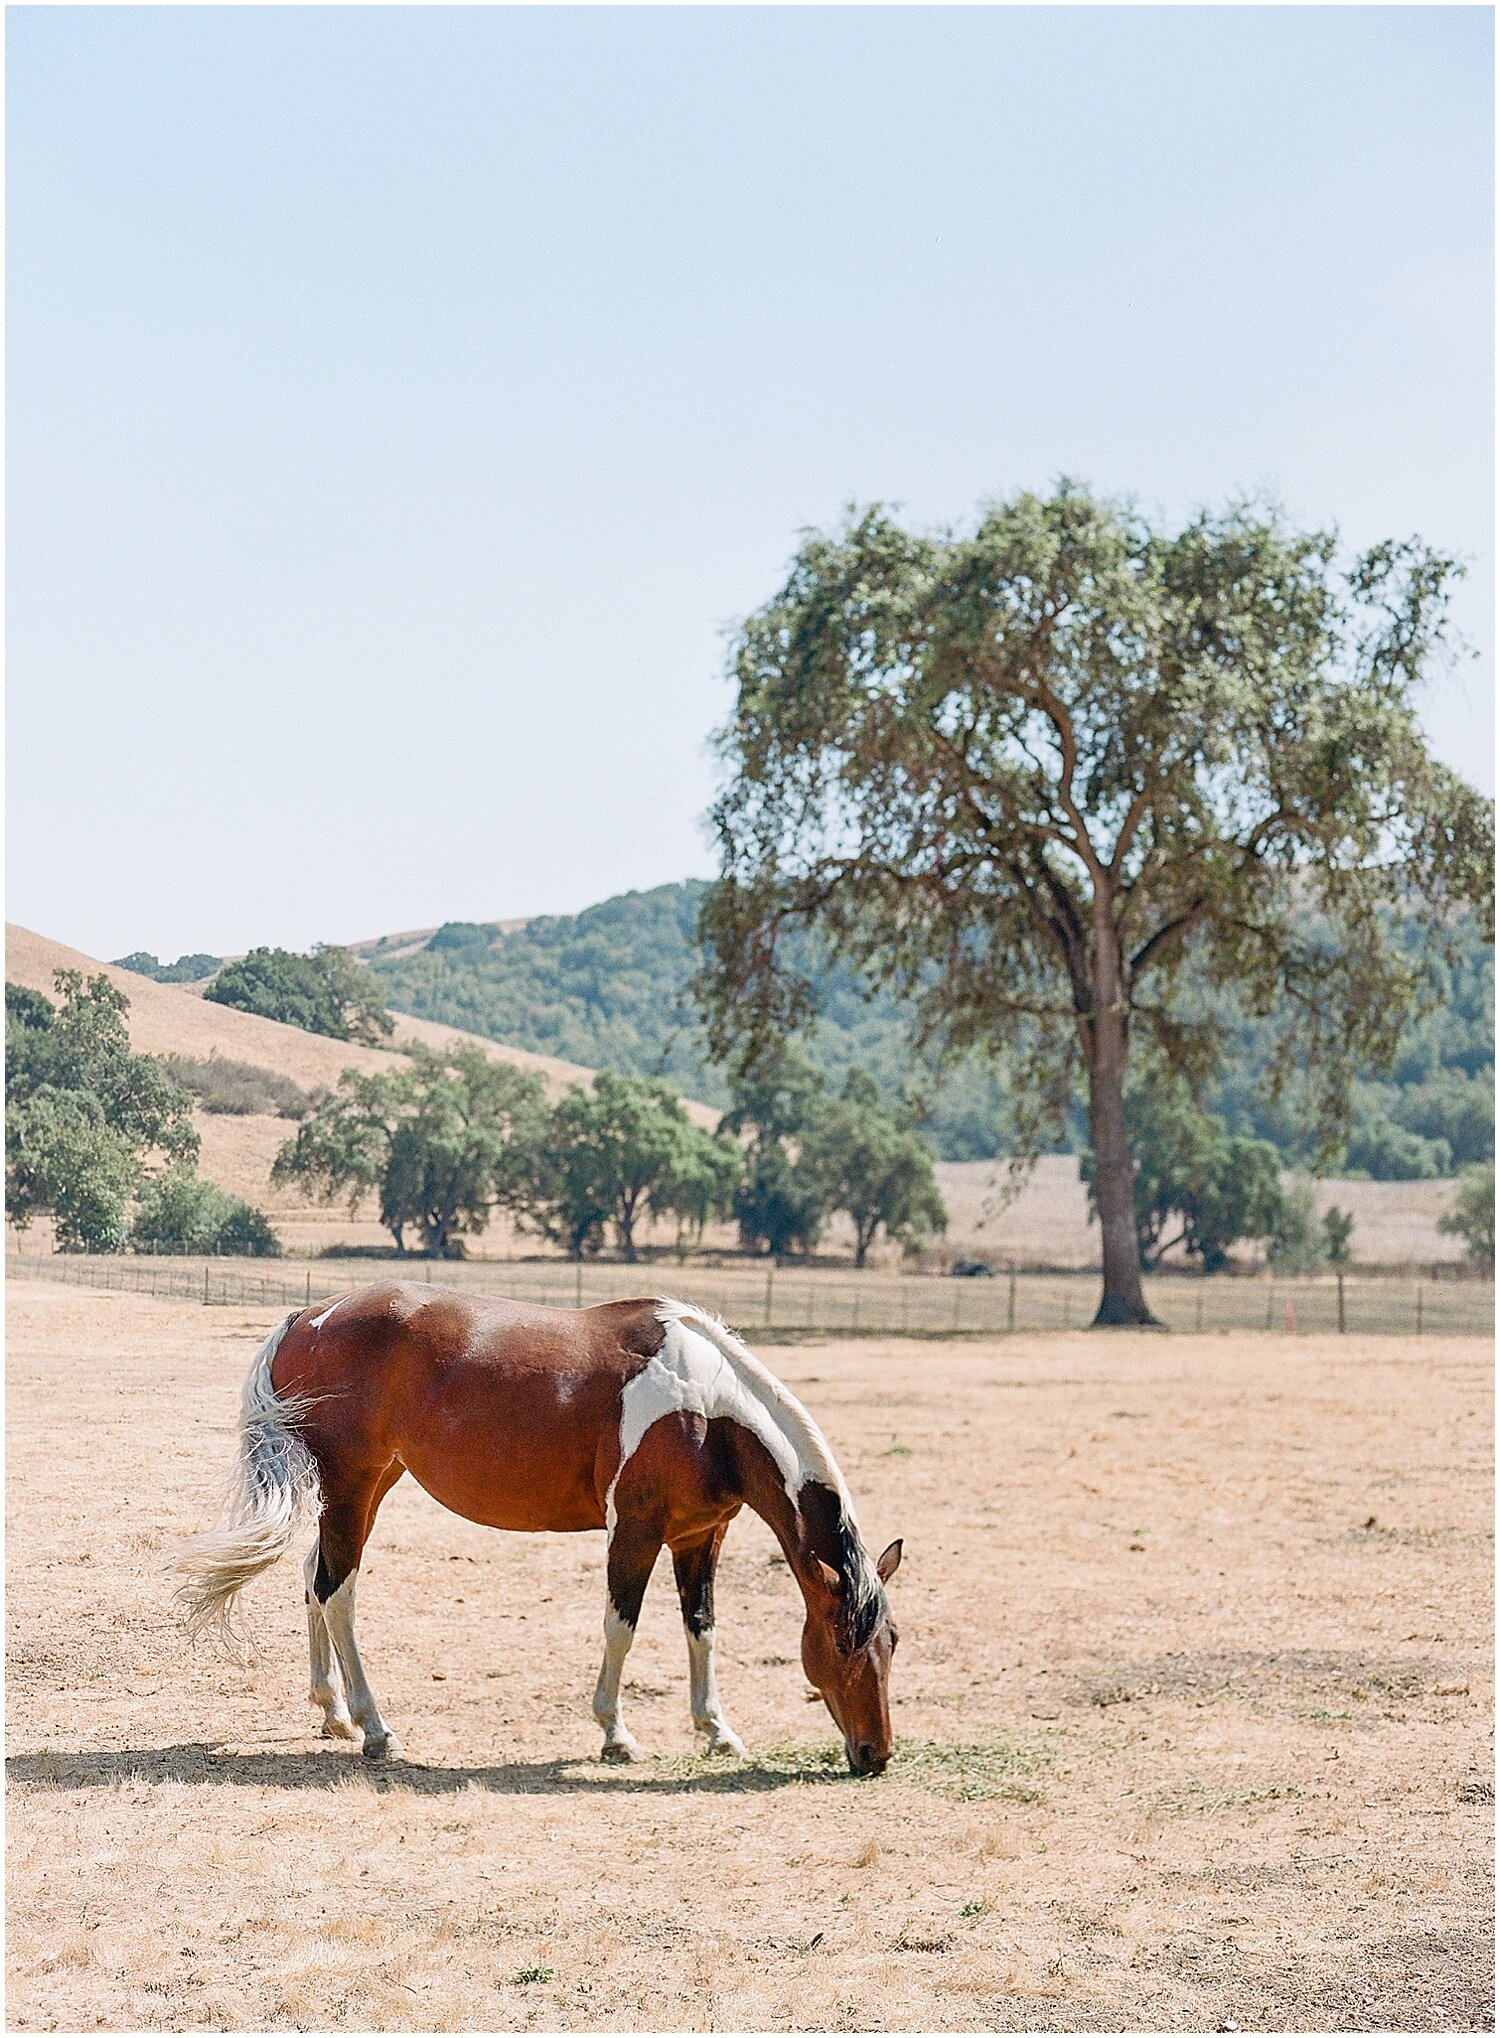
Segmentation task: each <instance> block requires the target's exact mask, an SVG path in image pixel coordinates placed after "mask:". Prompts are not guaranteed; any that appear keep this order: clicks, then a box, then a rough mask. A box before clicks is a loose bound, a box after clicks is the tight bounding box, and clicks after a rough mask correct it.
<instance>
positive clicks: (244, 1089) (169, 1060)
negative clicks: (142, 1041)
mask: <svg viewBox="0 0 1500 2038" xmlns="http://www.w3.org/2000/svg"><path fill="white" fill-rule="evenodd" d="M162 1065H163V1067H164V1068H165V1069H166V1071H167V1074H168V1075H169V1076H171V1078H172V1080H173V1081H174V1082H177V1083H181V1085H182V1087H183V1088H184V1089H185V1090H190V1091H191V1092H192V1094H193V1095H194V1096H195V1097H196V1098H197V1099H198V1102H199V1103H200V1104H201V1105H202V1106H203V1108H204V1110H205V1111H212V1112H217V1113H224V1114H227V1115H229V1116H231V1117H265V1118H305V1117H306V1116H307V1114H308V1112H309V1111H311V1110H312V1108H313V1106H314V1105H315V1104H316V1103H317V1101H318V1100H317V1098H316V1097H315V1096H313V1095H311V1094H310V1093H309V1092H308V1091H306V1090H304V1089H303V1088H302V1087H301V1085H300V1084H297V1083H294V1082H293V1081H292V1079H291V1077H290V1076H283V1075H280V1074H278V1073H277V1071H276V1070H275V1069H263V1068H257V1067H256V1066H255V1064H254V1063H253V1062H248V1061H230V1060H229V1059H228V1058H227V1057H225V1056H221V1055H217V1054H213V1055H210V1056H209V1058H208V1060H207V1061H201V1060H198V1059H196V1058H195V1057H194V1056H192V1055H188V1054H168V1055H163V1057H162Z"/></svg>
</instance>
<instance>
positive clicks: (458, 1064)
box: [271, 1047, 546, 1259]
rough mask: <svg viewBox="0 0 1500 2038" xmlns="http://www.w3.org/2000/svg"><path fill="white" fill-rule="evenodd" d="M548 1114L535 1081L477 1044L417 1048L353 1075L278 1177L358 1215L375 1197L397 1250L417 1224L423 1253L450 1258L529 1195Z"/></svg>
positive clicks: (301, 1135)
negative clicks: (497, 1213) (501, 1210)
mask: <svg viewBox="0 0 1500 2038" xmlns="http://www.w3.org/2000/svg"><path fill="white" fill-rule="evenodd" d="M545 1116H546V1106H545V1100H544V1096H543V1092H542V1086H541V1083H540V1081H539V1079H538V1078H537V1077H536V1076H533V1075H530V1074H526V1073H523V1072H522V1071H521V1070H519V1069H515V1068H512V1067H511V1066H510V1065H509V1064H508V1063H505V1062H499V1061H493V1060H491V1059H490V1058H489V1057H488V1056H487V1055H485V1054H484V1053H483V1051H482V1050H481V1049H479V1048H462V1049H460V1050H458V1051H457V1052H456V1053H454V1054H451V1055H441V1054H434V1053H433V1052H432V1051H431V1050H430V1049H427V1048H423V1047H417V1048H414V1049H413V1050H412V1052H411V1055H410V1057H409V1059H408V1062H407V1065H406V1067H404V1068H401V1069H398V1070H393V1071H392V1072H391V1073H390V1074H389V1075H386V1074H381V1075H375V1076H366V1075H361V1074H359V1073H358V1072H357V1071H355V1070H353V1069H346V1070H345V1071H344V1073H343V1075H342V1076H340V1078H339V1082H338V1087H337V1088H336V1089H335V1090H334V1091H333V1092H332V1093H331V1095H329V1096H328V1097H326V1098H325V1099H324V1100H323V1101H322V1102H321V1103H320V1104H319V1105H318V1107H317V1108H316V1110H314V1111H313V1112H312V1113H311V1115H310V1116H309V1117H308V1118H306V1119H305V1120H304V1121H303V1123H302V1125H301V1126H300V1127H299V1128H298V1131H297V1136H296V1138H295V1139H291V1140H288V1142H287V1143H286V1145H285V1146H283V1147H282V1149H281V1151H280V1153H279V1154H278V1155H277V1157H276V1162H275V1165H274V1167H273V1168H272V1171H271V1179H272V1181H273V1182H288V1183H296V1184H297V1185H298V1186H300V1187H301V1188H302V1189H303V1190H304V1191H305V1192H307V1193H308V1194H310V1195H312V1196H315V1197H316V1198H318V1199H319V1200H320V1201H322V1202H327V1203H332V1202H337V1201H339V1200H340V1199H342V1198H344V1197H347V1198H348V1200H349V1209H350V1213H351V1215H352V1213H353V1212H354V1211H355V1210H357V1209H358V1207H359V1205H360V1203H361V1202H362V1201H363V1200H364V1198H365V1197H366V1196H369V1195H372V1194H373V1195H376V1196H377V1197H378V1198H379V1203H380V1220H381V1222H382V1224H384V1225H385V1226H386V1228H387V1229H388V1230H389V1231H390V1233H391V1236H392V1238H393V1239H394V1240H395V1243H396V1249H397V1251H398V1252H405V1250H406V1233H407V1230H408V1229H409V1228H412V1227H415V1228H416V1229H417V1231H418V1233H419V1235H420V1237H421V1241H422V1249H423V1250H424V1251H425V1252H427V1253H429V1254H431V1255H432V1256H434V1257H435V1258H439V1259H448V1258H452V1257H454V1256H455V1255H456V1253H457V1252H458V1251H459V1250H460V1241H461V1239H462V1237H463V1236H464V1235H466V1234H470V1233H474V1232H480V1231H483V1230H484V1228H485V1226H486V1225H487V1224H488V1222H489V1218H490V1213H491V1212H492V1210H494V1209H495V1208H496V1206H497V1205H501V1204H504V1205H508V1206H510V1207H519V1205H520V1203H521V1202H522V1201H523V1200H524V1195H525V1189H526V1185H527V1184H528V1183H529V1181H530V1179H531V1176H532V1174H533V1172H534V1168H535V1159H534V1149H535V1147H536V1145H537V1143H538V1142H539V1141H540V1139H541V1137H542V1130H543V1126H544V1124H545Z"/></svg>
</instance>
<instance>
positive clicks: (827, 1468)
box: [656, 1297, 885, 1647]
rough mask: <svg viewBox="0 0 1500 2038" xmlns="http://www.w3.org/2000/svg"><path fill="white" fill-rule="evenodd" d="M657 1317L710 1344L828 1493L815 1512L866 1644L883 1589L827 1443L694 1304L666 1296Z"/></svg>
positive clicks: (778, 1385) (742, 1348)
mask: <svg viewBox="0 0 1500 2038" xmlns="http://www.w3.org/2000/svg"><path fill="white" fill-rule="evenodd" d="M656 1316H657V1321H658V1322H660V1323H664V1324H666V1323H680V1324H682V1325H684V1326H685V1327H686V1328H687V1329H689V1330H696V1331H697V1332H698V1333H699V1335H700V1336H702V1337H706V1338H707V1339H708V1341H709V1342H710V1344H712V1345H713V1346H714V1347H715V1349H716V1350H717V1351H718V1352H719V1353H720V1355H721V1356H722V1357H723V1358H724V1359H725V1361H726V1362H727V1363H728V1364H729V1365H730V1366H731V1367H732V1368H733V1370H734V1374H735V1377H736V1378H737V1379H738V1381H739V1383H740V1385H741V1387H743V1389H744V1390H745V1392H746V1393H747V1394H749V1395H750V1396H752V1397H753V1399H754V1400H755V1401H757V1402H758V1403H759V1404H760V1406H761V1407H762V1408H763V1409H764V1410H765V1412H766V1415H767V1416H768V1418H769V1419H770V1420H771V1421H772V1422H773V1423H774V1424H775V1425H776V1427H777V1428H778V1429H779V1430H780V1431H781V1433H782V1434H783V1435H784V1436H785V1437H786V1439H787V1441H788V1443H789V1444H790V1445H791V1447H792V1449H793V1450H794V1451H795V1453H796V1455H797V1461H798V1463H799V1465H801V1466H802V1467H803V1469H804V1471H805V1472H806V1474H807V1476H808V1478H809V1479H810V1480H812V1481H814V1482H816V1484H817V1485H818V1486H821V1487H823V1488H824V1489H826V1491H827V1493H828V1496H829V1501H830V1503H831V1504H830V1505H829V1506H827V1508H826V1509H818V1510H817V1511H818V1513H819V1514H820V1515H821V1516H822V1522H821V1526H822V1527H823V1528H824V1531H825V1533H826V1534H827V1535H828V1537H829V1540H830V1541H831V1543H832V1546H833V1551H834V1565H835V1568H836V1570H837V1571H838V1574H839V1576H840V1578H841V1579H842V1580H843V1582H844V1586H845V1590H846V1593H847V1608H848V1614H849V1618H850V1621H851V1624H852V1628H853V1634H854V1646H855V1647H859V1646H860V1645H861V1644H863V1643H864V1642H866V1641H868V1640H869V1638H870V1635H871V1634H872V1633H873V1632H874V1629H875V1627H876V1625H877V1624H878V1622H879V1618H880V1614H881V1612H882V1611H883V1610H884V1607H885V1589H884V1587H883V1586H882V1585H881V1583H880V1580H879V1578H878V1577H877V1576H876V1573H875V1567H874V1565H873V1564H872V1563H871V1562H870V1559H869V1555H868V1553H867V1552H866V1550H865V1546H864V1544H863V1542H862V1541H861V1540H860V1533H859V1523H858V1521H857V1520H856V1519H855V1514H854V1502H853V1500H852V1499H851V1498H850V1496H849V1489H848V1487H847V1486H846V1485H845V1484H844V1475H843V1473H842V1472H841V1471H840V1470H839V1468H838V1463H837V1461H836V1459H835V1458H834V1455H833V1452H832V1451H831V1450H830V1449H829V1448H828V1440H827V1438H826V1437H825V1436H824V1435H823V1432H822V1431H821V1430H820V1429H819V1428H818V1425H817V1424H816V1423H815V1422H814V1421H813V1419H812V1417H811V1416H810V1415H809V1414H808V1412H807V1410H806V1409H805V1408H804V1407H803V1406H802V1403H801V1402H800V1401H799V1400H798V1399H797V1397H796V1395H795V1394H793V1393H792V1391H791V1390H790V1388H788V1387H786V1386H784V1385H783V1384H782V1382H781V1381H780V1380H778V1379H777V1377H776V1375H775V1374H774V1373H773V1372H772V1371H771V1369H770V1367H769V1366H768V1365H766V1363H765V1362H764V1360H762V1359H758V1358H757V1357H756V1356H755V1354H754V1352H752V1351H751V1350H750V1348H749V1346H748V1345H746V1344H745V1343H744V1342H743V1341H742V1340H741V1339H740V1338H737V1337H736V1336H735V1334H734V1332H733V1331H732V1330H731V1329H730V1328H729V1326H728V1324H727V1323H725V1322H724V1321H723V1320H722V1319H721V1318H720V1317H717V1316H715V1315H714V1314H713V1313H712V1311H710V1310H707V1309H700V1308H699V1307H698V1306H697V1304H696V1303H693V1302H677V1301H674V1300H672V1299H671V1298H670V1297H664V1298H663V1299H662V1300H661V1301H659V1302H658V1303H657V1305H656Z"/></svg>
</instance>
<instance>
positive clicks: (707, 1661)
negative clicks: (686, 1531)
mask: <svg viewBox="0 0 1500 2038" xmlns="http://www.w3.org/2000/svg"><path fill="white" fill-rule="evenodd" d="M727 1526H728V1524H727V1523H724V1524H721V1525H720V1526H719V1527H718V1528H716V1529H714V1530H713V1531H712V1532H711V1533H710V1534H709V1535H707V1536H705V1537H704V1538H703V1540H702V1541H701V1542H696V1543H688V1544H684V1545H683V1547H682V1548H681V1549H676V1550H674V1551H673V1552H672V1569H673V1571H674V1572H675V1573H676V1575H677V1597H678V1599H679V1600H680V1601H681V1603H682V1625H683V1628H684V1630H685V1631H686V1634H687V1648H688V1689H689V1695H690V1702H691V1705H692V1710H693V1725H694V1726H695V1727H696V1728H697V1729H698V1731H699V1733H700V1734H706V1735H707V1737H708V1745H707V1748H706V1749H705V1753H707V1754H709V1755H743V1754H744V1752H745V1744H744V1742H743V1741H742V1740H741V1739H740V1737H739V1735H738V1734H737V1733H736V1732H735V1731H734V1728H733V1727H732V1726H730V1724H729V1722H728V1720H726V1719H725V1717H724V1711H723V1707H722V1706H721V1705H720V1703H719V1686H718V1682H717V1680H716V1678H715V1677H714V1569H715V1566H716V1565H717V1564H718V1561H719V1549H720V1546H721V1545H722V1543H723V1541H724V1531H725V1528H726V1527H727Z"/></svg>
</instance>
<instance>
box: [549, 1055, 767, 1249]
mask: <svg viewBox="0 0 1500 2038" xmlns="http://www.w3.org/2000/svg"><path fill="white" fill-rule="evenodd" d="M738 1172H739V1155H738V1153H737V1152H736V1151H735V1149H734V1147H733V1145H732V1144H731V1143H730V1142H729V1141H727V1140H717V1141H716V1140H712V1139H710V1136H709V1135H708V1134H707V1133H704V1132H702V1131H700V1130H699V1128H698V1127H697V1126H695V1125H694V1124H693V1121H692V1120H691V1119H690V1118H689V1117H688V1114H687V1111H686V1110H685V1109H684V1107H683V1103H682V1099H681V1098H680V1097H679V1096H678V1095H677V1093H676V1092H675V1091H674V1090H672V1089H670V1088H669V1087H668V1086H667V1085H666V1084H665V1083H658V1082H652V1081H650V1080H649V1079H648V1078H646V1077H644V1076H622V1075H617V1074H616V1073H615V1072H614V1071H613V1070H611V1069H602V1070H601V1071H600V1072H599V1074H598V1075H597V1076H596V1077H595V1078H594V1085H593V1088H592V1090H584V1089H573V1090H570V1091H569V1092H568V1094H567V1095H566V1096H565V1097H564V1098H563V1099H562V1101H561V1102H560V1103H559V1104H558V1105H557V1108H556V1109H555V1110H554V1112H553V1114H552V1121H551V1125H550V1128H549V1131H548V1136H547V1139H546V1142H545V1146H544V1148H543V1149H542V1150H541V1152H540V1155H539V1165H538V1167H537V1170H536V1173H535V1176H534V1178H533V1181H532V1184H531V1189H530V1194H529V1197H528V1199H527V1204H526V1207H527V1211H528V1215H529V1219H530V1221H531V1222H532V1223H533V1224H534V1225H535V1226H536V1228H537V1229H538V1230H540V1231H541V1232H542V1233H543V1234H544V1235H545V1236H546V1237H549V1238H554V1239H556V1240H558V1241H559V1242H560V1243H562V1244H565V1245H566V1246H567V1248H568V1250H569V1252H571V1253H572V1254H573V1255H574V1257H575V1258H577V1257H579V1256H580V1255H581V1254H583V1253H584V1252H586V1251H592V1250H596V1249H597V1247H598V1245H599V1243H600V1241H601V1239H602V1237H603V1232H604V1227H605V1225H606V1224H609V1225H612V1226H613V1227H614V1231H615V1237H616V1240H617V1242H618V1244H619V1247H620V1250H621V1251H622V1252H623V1254H624V1255H625V1258H626V1259H627V1260H633V1259H634V1258H635V1257H636V1229H637V1226H638V1225H639V1224H640V1223H641V1221H642V1219H643V1218H644V1217H646V1215H647V1214H648V1213H649V1214H651V1215H652V1216H671V1215H676V1216H678V1217H679V1219H681V1218H682V1217H683V1216H684V1213H686V1214H687V1221H688V1222H689V1223H690V1224H691V1223H692V1222H694V1221H696V1217H697V1213H698V1211H700V1210H702V1211H703V1212H704V1217H703V1222H707V1219H708V1216H710V1215H713V1214H715V1212H716V1210H717V1209H719V1208H722V1207H725V1204H726V1202H727V1200H728V1199H729V1198H732V1194H733V1187H734V1183H735V1181H736V1180H737V1178H738Z"/></svg>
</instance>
